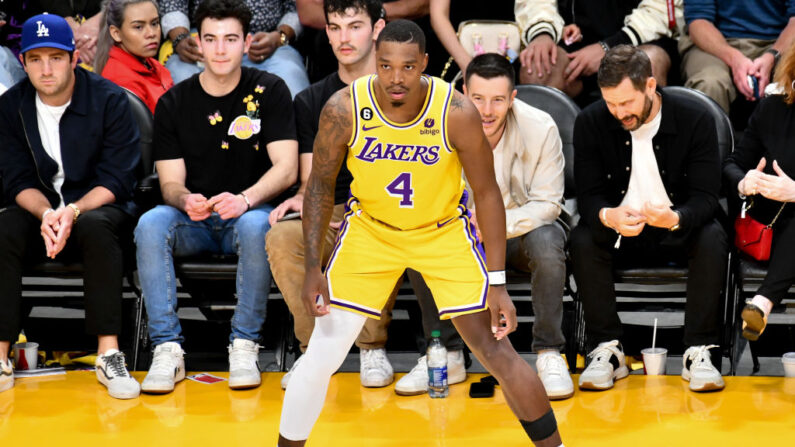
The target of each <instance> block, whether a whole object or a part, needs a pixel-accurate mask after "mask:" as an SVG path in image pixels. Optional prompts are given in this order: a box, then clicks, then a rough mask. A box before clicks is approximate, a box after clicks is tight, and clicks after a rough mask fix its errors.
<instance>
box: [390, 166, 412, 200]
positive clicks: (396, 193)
mask: <svg viewBox="0 0 795 447" xmlns="http://www.w3.org/2000/svg"><path fill="white" fill-rule="evenodd" d="M386 192H387V193H389V195H390V196H392V197H399V198H400V199H401V200H400V207H401V208H414V202H413V201H412V200H411V198H412V196H413V195H414V189H412V188H411V173H410V172H403V173H401V174H400V175H398V176H397V178H395V180H392V183H390V184H389V185H387V187H386Z"/></svg>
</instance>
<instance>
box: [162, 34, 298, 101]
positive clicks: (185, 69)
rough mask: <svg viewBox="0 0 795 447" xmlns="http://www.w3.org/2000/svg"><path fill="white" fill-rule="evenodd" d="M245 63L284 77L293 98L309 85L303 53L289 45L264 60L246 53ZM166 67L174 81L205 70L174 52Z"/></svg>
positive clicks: (247, 65) (278, 49)
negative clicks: (252, 58) (260, 60)
mask: <svg viewBox="0 0 795 447" xmlns="http://www.w3.org/2000/svg"><path fill="white" fill-rule="evenodd" d="M243 65H244V66H246V67H253V68H257V69H259V70H264V71H267V72H269V73H273V74H275V75H276V76H278V77H280V78H282V79H283V80H284V82H285V83H286V84H287V88H289V89H290V95H291V96H292V97H293V98H295V95H297V94H298V92H300V91H301V90H303V89H305V88H307V87H309V77H308V76H307V75H306V67H305V66H304V58H303V57H301V53H299V52H298V51H297V50H296V49H295V48H293V47H291V46H289V45H287V46H283V47H279V48H277V49H276V51H274V52H273V54H272V55H271V57H269V58H267V59H265V60H264V61H262V62H251V60H250V59H249V58H248V56H247V55H246V56H244V57H243ZM166 68H168V71H170V72H171V78H172V79H173V80H174V83H177V82H180V81H183V80H185V79H188V78H189V77H191V76H193V75H195V74H196V73H199V72H201V71H202V70H203V68H201V67H199V66H198V65H196V64H195V63H193V62H183V61H182V59H180V58H179V55H177V54H172V55H171V57H169V58H168V60H167V61H166Z"/></svg>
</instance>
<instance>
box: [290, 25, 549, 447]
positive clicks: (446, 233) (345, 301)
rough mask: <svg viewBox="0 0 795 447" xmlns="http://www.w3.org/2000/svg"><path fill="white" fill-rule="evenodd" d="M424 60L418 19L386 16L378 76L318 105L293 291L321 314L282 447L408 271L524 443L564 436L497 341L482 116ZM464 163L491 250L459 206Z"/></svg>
mask: <svg viewBox="0 0 795 447" xmlns="http://www.w3.org/2000/svg"><path fill="white" fill-rule="evenodd" d="M427 62H428V57H427V55H426V54H425V36H424V35H423V33H422V31H421V30H420V28H419V27H417V25H416V24H414V23H413V22H410V21H406V20H396V21H393V22H390V23H389V24H388V25H386V27H385V28H384V29H383V31H382V32H381V34H380V35H379V37H378V40H377V42H376V64H377V67H376V73H377V74H376V75H371V76H366V77H363V78H360V79H358V80H356V81H354V82H353V83H352V84H351V85H350V86H349V87H347V88H345V89H343V90H340V91H339V92H337V93H335V94H334V96H332V97H331V98H330V99H329V101H328V103H327V104H326V106H325V108H324V109H323V112H322V115H321V117H320V128H319V131H318V134H317V137H316V139H315V147H314V150H313V151H314V152H313V153H314V155H313V163H312V173H311V175H310V178H309V184H308V186H307V192H306V195H305V198H304V222H303V224H304V239H305V241H306V255H305V263H306V277H305V280H304V290H303V295H304V300H305V304H306V305H307V307H308V310H309V311H310V312H311V313H312V314H313V315H315V316H317V317H318V318H317V320H316V323H315V329H314V332H313V333H312V337H311V338H310V340H309V346H308V348H307V351H306V354H304V358H305V360H304V361H303V362H302V363H301V364H300V365H299V366H298V368H297V369H296V370H295V371H294V372H293V377H292V379H291V380H290V383H289V385H288V387H287V392H286V394H285V398H284V406H283V408H282V415H281V425H280V436H279V446H280V447H289V446H303V445H304V443H305V442H306V439H307V438H308V437H309V434H310V432H311V430H312V426H313V425H314V424H315V421H316V420H317V418H318V416H319V415H320V411H321V410H322V408H323V402H324V399H325V396H326V391H327V389H328V383H329V379H330V377H331V375H332V374H333V373H334V372H335V371H336V370H337V368H339V366H340V365H341V364H342V361H343V360H344V359H345V356H346V355H347V353H348V351H349V350H350V347H351V344H352V343H353V342H354V340H355V339H356V337H357V335H358V334H359V331H360V330H361V328H362V326H363V325H364V322H365V320H366V318H368V317H370V318H379V317H380V310H381V309H382V308H383V305H384V302H385V301H386V299H387V297H388V296H389V293H390V291H391V290H392V287H393V286H394V285H395V282H396V281H397V280H398V277H399V276H400V275H402V274H403V271H404V270H405V269H406V268H412V269H414V270H416V271H418V272H420V273H421V274H422V275H423V277H424V278H425V280H426V282H427V284H428V286H429V287H430V289H431V291H432V292H433V296H434V297H435V299H436V302H437V305H438V308H439V314H440V316H441V318H453V322H454V324H455V326H456V329H457V330H458V331H459V333H460V334H461V336H462V337H463V339H464V340H465V341H466V343H467V345H469V347H470V348H471V349H472V352H473V353H474V354H475V355H476V356H477V358H478V359H479V360H480V361H481V363H483V365H484V366H485V367H486V368H487V369H488V370H489V372H491V373H492V374H493V375H494V376H495V377H496V378H497V380H499V382H500V385H501V386H502V390H503V392H504V394H505V399H506V401H507V402H508V405H509V406H510V407H511V410H512V411H513V412H514V414H516V416H517V417H518V418H519V420H520V422H521V425H522V426H523V428H524V429H525V431H526V432H527V433H528V435H529V436H530V438H531V439H532V440H533V442H534V443H535V444H536V445H538V446H559V445H561V440H560V435H559V434H558V431H557V424H556V421H555V416H554V414H553V412H552V409H551V408H550V405H549V401H548V400H547V396H546V393H545V392H544V388H543V386H542V384H541V381H540V380H539V379H538V376H536V374H535V372H534V371H533V369H532V368H531V367H530V365H528V364H527V363H526V362H525V361H524V360H522V359H521V358H520V357H519V355H518V354H517V353H516V351H515V350H514V349H513V347H512V346H511V344H510V342H509V341H508V339H507V338H506V336H507V335H508V333H510V332H511V331H513V330H514V329H516V309H515V308H514V306H513V303H512V302H511V299H510V297H509V296H508V293H507V292H506V290H505V272H504V261H505V210H504V208H503V204H502V197H501V193H500V190H499V188H498V186H497V182H496V180H495V178H494V168H493V166H494V164H493V161H492V155H491V149H490V147H489V145H488V142H487V141H486V138H485V136H484V135H483V130H482V127H481V124H480V115H479V114H478V111H477V109H475V107H474V106H473V105H472V104H471V103H470V102H469V101H468V100H467V99H466V98H465V97H464V95H462V94H460V93H458V92H456V91H454V90H453V88H452V86H451V85H450V84H447V83H445V82H443V81H441V80H440V79H436V78H430V77H427V76H423V75H422V72H423V71H424V70H425V67H426V65H427ZM346 156H347V164H348V168H349V169H350V171H351V173H352V174H353V182H352V183H351V198H350V199H349V200H348V203H347V213H346V214H345V216H344V220H343V224H342V227H341V228H340V231H339V234H338V236H337V243H336V246H335V248H334V251H333V253H332V255H331V258H330V260H329V262H328V265H327V267H326V276H325V277H324V275H323V273H322V272H321V268H322V266H321V265H320V261H319V259H320V254H321V253H320V248H321V244H322V241H323V237H324V235H325V232H326V226H327V225H328V223H329V219H330V217H331V212H332V208H333V196H334V184H335V179H336V177H337V171H338V170H339V168H340V165H341V164H342V163H343V161H345V158H346ZM462 167H463V169H464V172H465V173H466V176H467V178H468V179H469V182H470V184H471V186H472V190H473V191H474V196H475V197H474V200H475V204H476V206H477V209H478V219H479V224H480V229H481V231H482V234H483V236H484V242H485V248H486V253H488V259H487V260H486V259H484V255H483V252H482V251H481V250H479V247H480V244H479V243H478V241H477V239H476V236H475V233H474V229H473V226H472V225H471V223H470V221H469V213H468V211H467V209H466V207H465V206H464V205H463V204H464V203H466V196H465V194H464V182H463V180H462V177H461V169H462ZM321 297H322V298H321ZM487 309H488V310H489V311H490V312H487ZM489 328H491V330H490V329H489Z"/></svg>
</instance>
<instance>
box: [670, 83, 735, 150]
mask: <svg viewBox="0 0 795 447" xmlns="http://www.w3.org/2000/svg"><path fill="white" fill-rule="evenodd" d="M663 90H664V91H665V93H666V94H668V95H670V96H672V97H674V98H679V99H689V100H692V101H696V102H698V103H700V104H702V105H703V106H704V108H705V109H707V111H708V112H709V114H710V115H712V118H713V119H714V120H715V127H716V128H717V131H718V135H717V137H718V152H719V153H720V159H721V162H723V160H725V159H726V157H727V156H728V155H729V154H731V153H732V152H733V151H734V130H733V128H732V123H731V120H729V117H728V115H726V113H724V112H723V109H722V108H721V107H720V106H719V105H718V103H717V102H715V100H714V99H712V98H710V97H709V96H707V95H705V94H704V93H702V92H700V91H698V90H694V89H692V88H688V87H680V86H671V87H665V88H664V89H663Z"/></svg>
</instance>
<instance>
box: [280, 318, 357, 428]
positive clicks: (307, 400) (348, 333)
mask: <svg viewBox="0 0 795 447" xmlns="http://www.w3.org/2000/svg"><path fill="white" fill-rule="evenodd" d="M366 320H367V317H365V316H364V315H359V314H355V313H353V312H348V311H345V310H340V309H337V308H335V307H332V308H331V312H330V313H329V314H328V315H325V316H322V317H319V318H315V330H314V331H313V332H312V337H311V338H310V339H309V345H308V346H307V348H306V353H304V355H303V360H301V363H300V364H299V365H298V367H297V368H296V369H295V371H293V376H292V377H291V378H290V383H289V384H288V386H287V391H286V392H285V394H284V403H283V404H282V417H281V422H280V423H279V433H280V434H281V435H282V436H284V437H285V438H286V439H289V440H291V441H302V440H305V439H307V438H309V433H310V432H311V431H312V427H313V426H314V425H315V421H317V418H318V416H320V411H321V410H322V409H323V404H324V403H325V400H326V391H327V390H328V383H329V379H331V375H332V374H334V373H335V372H336V371H337V369H339V367H340V365H342V362H343V361H344V360H345V356H346V355H348V352H349V351H350V349H351V346H352V345H353V342H354V341H355V340H356V337H358V336H359V332H361V330H362V327H363V326H364V322H365V321H366Z"/></svg>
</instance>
